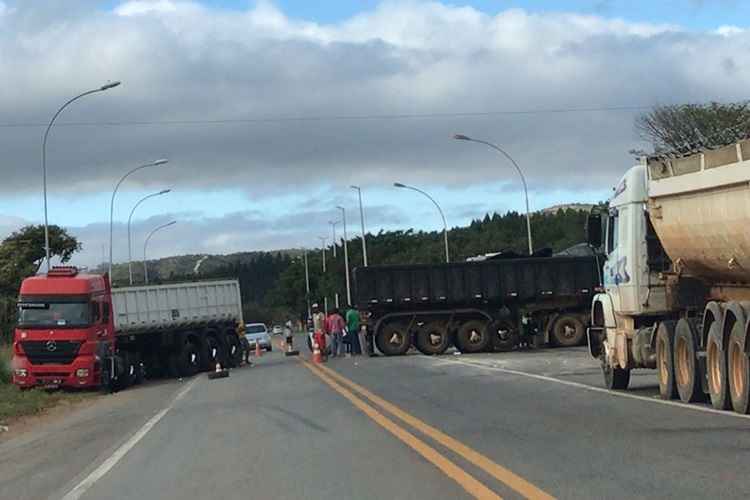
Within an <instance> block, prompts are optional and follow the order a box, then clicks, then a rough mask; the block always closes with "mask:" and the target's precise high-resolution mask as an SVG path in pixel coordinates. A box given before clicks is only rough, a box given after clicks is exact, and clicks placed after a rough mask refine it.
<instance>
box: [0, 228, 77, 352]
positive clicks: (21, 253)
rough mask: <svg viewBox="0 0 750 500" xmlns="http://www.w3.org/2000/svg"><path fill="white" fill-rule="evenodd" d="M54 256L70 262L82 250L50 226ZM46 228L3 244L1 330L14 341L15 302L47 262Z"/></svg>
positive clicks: (20, 234) (26, 232)
mask: <svg viewBox="0 0 750 500" xmlns="http://www.w3.org/2000/svg"><path fill="white" fill-rule="evenodd" d="M49 246H50V255H51V256H52V257H58V258H59V259H60V260H61V261H62V262H63V263H64V262H68V261H69V260H70V258H71V257H72V256H73V254H74V253H75V252H77V251H78V250H80V249H81V244H80V243H79V242H78V240H77V239H76V238H75V237H74V236H72V235H70V234H68V232H67V231H66V230H65V229H63V228H61V227H59V226H54V225H53V226H49ZM44 258H45V252H44V226H42V225H30V226H25V227H22V228H21V229H19V230H18V231H15V232H13V233H12V234H11V235H10V236H8V237H7V238H5V239H4V240H3V241H2V243H0V328H1V329H2V337H3V338H4V339H6V340H7V339H9V338H10V332H11V331H12V329H13V324H14V320H15V317H14V316H15V301H16V297H17V296H18V289H19V288H20V287H21V282H22V281H23V280H24V279H25V278H28V277H29V276H33V275H34V274H36V273H37V271H39V267H40V266H41V265H42V263H43V262H44Z"/></svg>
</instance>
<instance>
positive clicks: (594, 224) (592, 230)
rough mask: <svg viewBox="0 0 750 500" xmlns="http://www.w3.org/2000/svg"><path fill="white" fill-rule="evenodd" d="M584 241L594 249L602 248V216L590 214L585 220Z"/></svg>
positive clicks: (594, 213) (595, 213) (596, 213)
mask: <svg viewBox="0 0 750 500" xmlns="http://www.w3.org/2000/svg"><path fill="white" fill-rule="evenodd" d="M586 241H587V242H588V244H589V245H590V246H592V247H594V248H599V247H601V246H602V214H600V213H599V212H592V213H590V214H589V216H588V217H587V218H586Z"/></svg>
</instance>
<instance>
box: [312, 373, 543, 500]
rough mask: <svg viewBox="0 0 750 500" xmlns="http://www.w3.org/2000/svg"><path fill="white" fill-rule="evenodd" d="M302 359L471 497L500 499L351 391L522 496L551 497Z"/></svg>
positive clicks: (420, 422) (320, 376)
mask: <svg viewBox="0 0 750 500" xmlns="http://www.w3.org/2000/svg"><path fill="white" fill-rule="evenodd" d="M301 361H302V363H304V365H305V366H306V367H307V368H308V369H310V371H312V372H313V373H314V374H315V375H317V376H318V377H319V378H320V379H321V380H322V381H323V382H325V383H326V384H328V385H329V386H330V387H331V388H332V389H333V390H335V391H336V392H338V393H339V394H341V395H342V396H344V397H345V398H346V399H348V400H349V401H350V402H351V403H352V404H353V405H354V406H355V407H357V408H358V409H359V410H361V411H362V412H363V413H364V414H365V415H367V416H368V417H370V418H371V419H372V420H373V421H374V422H376V423H377V424H379V425H380V426H382V427H383V428H385V429H386V430H387V431H389V432H390V433H391V434H393V435H394V436H395V437H396V438H398V439H399V440H401V441H402V442H404V443H405V444H406V445H407V446H409V447H411V448H412V449H413V450H414V451H416V452H417V453H419V454H420V455H422V457H424V458H425V459H426V460H427V461H429V462H430V463H432V464H433V465H435V466H436V467H437V468H438V469H440V470H441V471H442V472H443V473H444V474H446V475H447V476H448V477H450V478H451V479H453V480H454V481H456V483H458V484H459V485H460V486H461V487H462V488H464V490H466V491H467V492H468V493H469V494H470V495H472V496H473V497H474V498H483V499H484V498H487V499H490V498H493V499H499V498H500V496H499V495H498V494H497V493H495V492H494V491H492V490H491V489H489V488H488V487H486V486H485V485H484V484H482V483H481V482H479V481H478V480H477V479H476V478H474V477H473V476H472V475H471V474H469V473H468V472H466V471H464V470H463V469H462V468H461V467H459V466H458V465H456V464H455V463H454V462H452V461H451V460H449V459H448V458H446V457H444V456H443V455H441V454H440V453H439V452H438V451H437V450H436V449H435V448H433V447H432V446H430V445H429V444H427V443H425V442H424V441H422V440H421V439H419V438H417V437H416V436H415V435H414V434H412V433H410V432H409V431H407V430H406V429H405V428H403V427H402V426H400V425H399V424H397V423H396V422H394V421H393V420H392V419H390V418H388V417H387V416H385V415H384V414H383V413H382V412H380V411H378V410H377V409H376V408H374V407H373V406H372V405H370V404H368V403H367V402H365V401H364V400H363V399H362V398H360V397H358V396H357V395H355V394H354V393H353V392H352V391H356V392H357V393H359V395H360V396H364V397H365V398H367V399H369V400H370V402H372V403H373V404H375V405H377V406H379V407H380V409H382V410H383V411H385V412H387V413H390V414H391V415H392V416H394V417H396V418H398V419H399V420H401V421H403V422H404V423H406V424H408V425H410V426H412V427H413V428H415V429H417V430H418V431H419V432H421V433H422V434H424V435H426V436H428V437H429V438H431V439H433V440H434V441H435V442H437V443H439V444H441V445H442V446H444V447H446V448H448V449H449V450H451V451H452V452H454V453H456V454H457V455H459V456H460V457H462V458H463V459H464V460H466V461H468V462H470V463H471V464H473V465H475V466H477V467H479V468H480V469H482V470H483V471H485V472H486V473H488V474H490V475H491V476H492V477H494V478H495V479H497V480H498V481H500V482H502V483H503V484H505V485H506V486H507V487H509V488H511V489H512V490H514V491H516V492H517V493H519V494H520V495H522V496H524V497H525V498H532V499H540V500H548V499H552V498H554V497H552V496H550V495H549V494H547V493H545V492H544V491H542V490H541V489H539V488H537V487H536V486H534V485H533V484H531V483H529V482H528V481H526V480H525V479H523V478H522V477H520V476H518V475H516V474H514V473H513V472H511V471H510V470H508V469H506V468H505V467H502V466H501V465H498V464H496V463H495V462H493V461H492V460H490V459H489V458H487V457H486V456H484V455H482V454H481V453H479V452H478V451H476V450H474V449H472V448H470V447H469V446H466V445H465V444H463V443H461V442H460V441H458V440H456V439H454V438H452V437H450V436H449V435H447V434H445V433H444V432H442V431H440V430H438V429H436V428H434V427H432V426H431V425H429V424H427V423H426V422H424V421H422V420H420V419H418V418H416V417H414V416H412V415H410V414H409V413H407V412H405V411H404V410H402V409H400V408H399V407H397V406H396V405H394V404H393V403H390V402H388V401H386V400H384V399H383V398H381V397H379V396H377V395H376V394H373V393H372V392H371V391H369V390H367V389H365V388H364V387H362V386H360V385H359V384H356V383H355V382H352V381H351V380H349V379H347V378H345V377H343V376H342V375H339V374H338V373H336V372H335V371H333V370H331V369H330V368H327V367H325V366H323V365H313V364H311V363H309V362H308V361H305V360H304V359H302V360H301ZM350 389H351V390H350Z"/></svg>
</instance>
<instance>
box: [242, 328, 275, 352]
mask: <svg viewBox="0 0 750 500" xmlns="http://www.w3.org/2000/svg"><path fill="white" fill-rule="evenodd" d="M245 338H246V339H247V342H248V344H250V349H255V344H256V343H257V344H259V345H260V347H261V349H265V350H266V351H268V352H271V351H272V350H273V348H272V346H271V336H270V335H269V334H268V328H267V327H266V325H264V324H263V323H248V324H246V325H245Z"/></svg>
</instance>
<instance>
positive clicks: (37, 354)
mask: <svg viewBox="0 0 750 500" xmlns="http://www.w3.org/2000/svg"><path fill="white" fill-rule="evenodd" d="M80 347H81V342H77V341H70V340H27V341H24V342H21V348H23V352H25V353H26V357H27V358H29V361H30V362H31V364H32V365H50V364H60V365H67V364H70V363H72V362H73V359H75V357H76V355H77V354H78V349H79V348H80Z"/></svg>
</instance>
